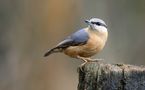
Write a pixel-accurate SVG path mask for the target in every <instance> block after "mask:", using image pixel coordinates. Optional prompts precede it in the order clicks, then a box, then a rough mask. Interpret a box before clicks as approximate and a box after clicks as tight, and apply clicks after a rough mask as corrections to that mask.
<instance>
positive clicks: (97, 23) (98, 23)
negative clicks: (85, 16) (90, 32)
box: [91, 22, 101, 26]
mask: <svg viewBox="0 0 145 90" xmlns="http://www.w3.org/2000/svg"><path fill="white" fill-rule="evenodd" d="M91 23H92V24H96V25H99V26H100V25H101V23H100V22H91Z"/></svg>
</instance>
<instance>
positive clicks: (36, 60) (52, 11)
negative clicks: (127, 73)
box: [0, 0, 145, 90]
mask: <svg viewBox="0 0 145 90" xmlns="http://www.w3.org/2000/svg"><path fill="white" fill-rule="evenodd" d="M92 17H98V18H101V19H103V20H104V21H105V22H106V23H107V25H108V31H109V38H108V41H107V44H106V46H105V48H104V50H103V51H102V52H100V53H99V54H98V55H96V56H95V57H96V58H103V59H105V61H106V62H107V63H126V64H134V65H145V1H144V0H0V90H76V89H77V84H78V73H77V67H78V66H79V65H80V64H81V63H82V62H81V61H79V60H77V59H72V58H70V57H68V56H66V55H64V54H53V55H51V56H49V57H47V58H44V57H43V54H44V53H45V52H46V51H47V49H49V48H51V47H53V46H54V45H56V44H57V43H58V42H60V41H61V40H63V39H64V38H65V37H66V36H68V35H70V34H71V33H72V32H75V31H76V30H78V29H81V28H83V27H86V26H87V25H86V24H85V23H84V20H85V19H90V18H92Z"/></svg>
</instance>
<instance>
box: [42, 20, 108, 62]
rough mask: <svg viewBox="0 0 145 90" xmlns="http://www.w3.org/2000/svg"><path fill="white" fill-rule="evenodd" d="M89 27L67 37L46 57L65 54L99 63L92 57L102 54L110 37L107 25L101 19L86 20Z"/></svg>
mask: <svg viewBox="0 0 145 90" xmlns="http://www.w3.org/2000/svg"><path fill="white" fill-rule="evenodd" d="M85 22H86V23H87V24H88V27H86V28H83V29H80V30H78V31H76V32H75V33H73V34H72V35H70V36H68V37H66V38H65V39H64V40H63V41H61V42H60V43H59V44H57V45H56V46H55V47H54V48H52V49H49V50H48V51H47V52H46V53H45V54H44V57H46V56H49V55H50V54H52V53H58V52H63V53H64V54H66V55H68V56H70V57H72V58H77V59H81V60H83V61H84V62H85V63H86V62H91V61H98V59H91V58H90V57H91V56H93V55H95V54H97V53H98V52H100V51H101V50H102V49H103V47H104V45H105V43H106V41H107V37H108V31H107V25H106V24H105V22H104V21H103V20H101V19H99V18H92V19H90V20H85Z"/></svg>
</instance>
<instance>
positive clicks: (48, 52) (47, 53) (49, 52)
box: [44, 49, 53, 57]
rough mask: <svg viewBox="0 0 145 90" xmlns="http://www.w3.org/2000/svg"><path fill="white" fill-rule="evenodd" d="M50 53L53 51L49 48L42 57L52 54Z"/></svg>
mask: <svg viewBox="0 0 145 90" xmlns="http://www.w3.org/2000/svg"><path fill="white" fill-rule="evenodd" d="M52 53H53V50H52V49H51V50H49V51H47V52H46V53H45V54H44V57H46V56H49V55H50V54H52Z"/></svg>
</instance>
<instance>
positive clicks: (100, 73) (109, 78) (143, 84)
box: [78, 62, 145, 90]
mask: <svg viewBox="0 0 145 90" xmlns="http://www.w3.org/2000/svg"><path fill="white" fill-rule="evenodd" d="M78 90H145V66H134V65H125V64H114V65H111V64H106V63H102V62H88V63H87V64H85V65H84V66H83V67H81V68H79V84H78Z"/></svg>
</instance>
